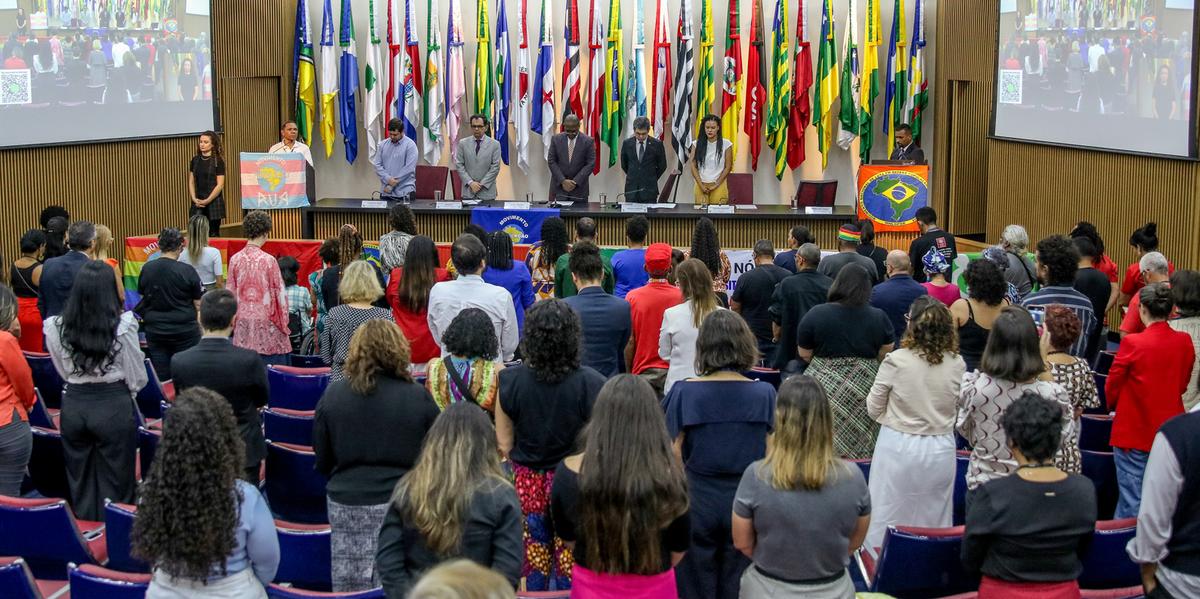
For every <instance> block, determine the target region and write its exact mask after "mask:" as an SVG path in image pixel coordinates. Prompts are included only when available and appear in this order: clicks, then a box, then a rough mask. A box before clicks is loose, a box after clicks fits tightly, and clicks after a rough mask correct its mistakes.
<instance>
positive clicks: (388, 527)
mask: <svg viewBox="0 0 1200 599" xmlns="http://www.w3.org/2000/svg"><path fill="white" fill-rule="evenodd" d="M497 451H498V448H497V446H496V436H495V435H494V434H493V432H492V425H491V423H490V422H489V421H488V418H487V416H486V415H485V414H484V413H483V411H482V410H480V409H479V408H476V407H474V406H469V405H465V404H458V405H453V406H450V407H449V408H446V411H445V412H444V413H443V414H442V415H441V416H439V417H438V418H437V420H435V421H434V422H433V426H432V427H431V428H430V429H429V433H428V434H427V435H426V436H425V444H424V446H423V447H422V448H421V453H420V455H419V457H418V458H417V462H416V464H415V465H414V466H413V468H412V469H411V470H409V471H408V473H407V474H405V475H404V477H403V478H401V479H400V482H399V483H398V484H397V485H396V489H395V492H393V493H392V498H391V501H390V502H389V504H388V507H387V512H386V515H385V517H384V519H383V527H382V528H381V529H380V531H379V549H378V552H377V553H376V556H375V567H376V568H377V569H378V572H379V578H380V580H381V582H382V583H383V590H384V591H385V592H386V593H387V596H388V599H416V598H418V597H419V598H425V599H445V598H450V597H453V598H455V599H460V598H468V599H498V598H501V597H505V596H507V597H510V598H511V597H513V595H512V593H511V589H515V588H516V586H517V582H518V581H519V580H520V578H521V556H522V549H521V540H522V539H521V506H520V504H519V502H518V500H517V493H516V492H515V491H514V490H513V485H512V483H510V482H509V481H508V478H507V477H506V476H505V475H504V472H503V471H502V470H501V469H500V462H499V460H497V459H496V454H497ZM549 492H550V491H549V489H547V490H546V495H547V499H545V500H544V501H546V502H548V501H549V498H548V497H549ZM453 558H466V559H465V560H460V561H456V562H451V563H449V564H443V565H442V566H439V567H437V568H434V569H433V570H432V571H430V573H429V574H428V575H427V576H426V577H425V578H422V579H421V581H420V582H415V581H416V579H417V578H418V577H420V576H421V574H422V573H423V572H425V571H426V570H429V569H430V568H433V567H434V566H435V565H437V564H438V563H440V562H442V561H444V560H448V559H453ZM466 560H470V561H471V562H473V563H475V564H478V565H479V566H482V567H483V568H478V569H477V568H468V567H467V566H466V564H467V562H466ZM484 568H490V570H486V569H484ZM500 577H503V578H504V579H505V580H507V582H508V585H509V588H510V590H509V591H508V592H507V593H506V594H496V593H493V592H483V591H482V590H480V592H479V593H478V594H473V595H472V594H465V593H461V592H460V589H462V588H464V587H478V586H482V585H483V583H484V582H487V583H489V586H492V587H495V588H496V589H497V590H498V588H499V586H500V585H499V581H493V580H492V579H494V578H500ZM414 584H415V585H416V586H415V588H414V586H413V585H414ZM451 587H454V588H455V590H448V589H450V588H451ZM436 588H445V589H447V590H446V591H444V592H436V591H435V589H436ZM409 589H412V591H411V594H410V592H409Z"/></svg>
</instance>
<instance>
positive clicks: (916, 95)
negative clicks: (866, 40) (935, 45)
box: [904, 0, 929, 145]
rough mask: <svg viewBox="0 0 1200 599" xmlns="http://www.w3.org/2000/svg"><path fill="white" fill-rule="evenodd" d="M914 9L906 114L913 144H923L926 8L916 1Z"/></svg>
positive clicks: (926, 95) (926, 83) (926, 85)
mask: <svg viewBox="0 0 1200 599" xmlns="http://www.w3.org/2000/svg"><path fill="white" fill-rule="evenodd" d="M916 3H917V5H916V8H915V9H913V33H912V48H911V49H910V52H909V64H908V98H907V102H906V103H905V105H904V114H905V116H906V118H907V119H908V124H910V125H912V132H913V142H914V143H916V144H917V145H920V143H921V116H922V115H923V114H924V112H925V107H926V106H927V105H928V104H929V81H928V80H927V79H925V8H924V5H923V4H922V2H921V0H916Z"/></svg>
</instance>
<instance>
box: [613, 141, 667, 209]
mask: <svg viewBox="0 0 1200 599" xmlns="http://www.w3.org/2000/svg"><path fill="white" fill-rule="evenodd" d="M621 170H623V171H625V193H626V194H627V195H626V196H625V200H626V201H629V202H648V203H653V202H657V201H658V179H659V177H662V176H663V173H665V172H667V153H666V150H664V149H663V143H662V142H661V141H659V140H658V139H656V138H655V137H654V136H650V137H648V138H646V153H645V155H644V156H642V160H641V161H640V162H639V161H638V157H637V139H636V138H634V137H630V138H629V139H626V140H625V142H624V143H622V144H621ZM636 190H641V191H636Z"/></svg>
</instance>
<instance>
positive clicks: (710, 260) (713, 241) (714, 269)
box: [683, 216, 730, 307]
mask: <svg viewBox="0 0 1200 599" xmlns="http://www.w3.org/2000/svg"><path fill="white" fill-rule="evenodd" d="M683 257H684V258H685V259H686V258H695V259H697V260H699V261H701V262H703V263H704V266H706V267H708V274H709V275H711V276H712V290H713V292H715V293H716V294H717V297H718V298H720V300H721V305H722V306H725V307H728V306H729V292H728V287H729V273H730V265H729V257H728V256H726V255H725V252H722V251H721V240H720V239H719V238H718V237H717V227H716V226H715V225H713V222H712V219H710V218H708V217H707V216H705V217H701V218H700V220H698V221H696V228H695V229H692V247H691V248H689V249H688V250H687V251H686V252H684V253H683Z"/></svg>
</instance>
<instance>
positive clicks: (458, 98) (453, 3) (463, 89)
mask: <svg viewBox="0 0 1200 599" xmlns="http://www.w3.org/2000/svg"><path fill="white" fill-rule="evenodd" d="M463 46H464V42H463V35H462V7H461V6H460V5H459V3H458V0H450V23H448V24H447V26H446V135H449V136H450V156H451V158H453V157H454V155H455V154H457V153H458V144H457V143H455V142H456V140H457V139H458V133H459V128H460V124H461V123H462V111H463V104H465V103H466V98H467V81H466V78H467V76H466V71H465V70H464V69H463Z"/></svg>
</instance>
